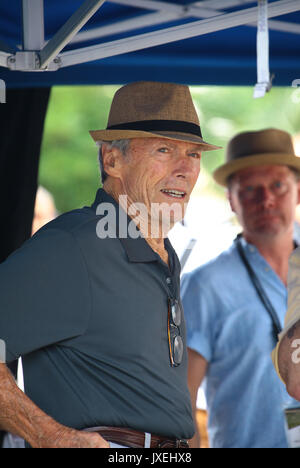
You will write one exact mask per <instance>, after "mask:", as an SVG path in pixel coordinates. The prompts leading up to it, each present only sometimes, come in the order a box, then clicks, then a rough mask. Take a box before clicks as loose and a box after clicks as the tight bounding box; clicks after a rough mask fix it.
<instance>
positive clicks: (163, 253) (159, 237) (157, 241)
mask: <svg viewBox="0 0 300 468" xmlns="http://www.w3.org/2000/svg"><path fill="white" fill-rule="evenodd" d="M103 189H104V190H105V191H106V193H108V194H109V195H110V196H111V197H113V198H114V199H115V200H116V202H117V203H118V204H119V205H120V206H121V207H122V208H123V210H124V211H125V212H126V213H127V214H128V216H129V217H130V218H132V220H133V221H134V222H135V223H136V224H137V226H138V228H139V230H140V231H141V233H142V234H143V237H144V239H145V241H146V242H147V243H148V244H149V245H150V247H151V248H152V250H154V252H156V253H157V254H158V255H159V256H160V258H161V259H162V260H163V261H164V262H165V263H166V264H167V265H168V264H169V255H168V252H167V250H166V249H165V238H166V237H167V234H165V233H164V232H163V229H158V232H155V237H153V238H152V237H150V236H149V233H152V229H151V220H149V219H142V218H138V217H132V216H131V215H130V213H128V208H129V207H130V205H131V201H130V200H129V199H126V203H125V204H124V206H123V203H122V200H123V199H122V197H120V195H123V194H122V193H121V191H120V189H119V187H114V186H113V185H111V184H109V183H106V184H105V185H104V186H103ZM146 226H147V227H148V228H147V229H144V227H145V228H146Z"/></svg>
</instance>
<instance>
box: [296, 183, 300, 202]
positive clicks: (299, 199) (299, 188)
mask: <svg viewBox="0 0 300 468" xmlns="http://www.w3.org/2000/svg"><path fill="white" fill-rule="evenodd" d="M297 186H298V187H297V188H298V203H297V204H298V205H299V203H300V180H298V182H297Z"/></svg>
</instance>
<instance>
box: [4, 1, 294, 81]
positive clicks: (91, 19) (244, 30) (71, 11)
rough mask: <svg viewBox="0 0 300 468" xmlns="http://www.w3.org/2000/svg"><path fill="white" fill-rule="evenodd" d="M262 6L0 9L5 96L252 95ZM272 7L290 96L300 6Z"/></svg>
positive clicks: (70, 4) (277, 64) (273, 40)
mask: <svg viewBox="0 0 300 468" xmlns="http://www.w3.org/2000/svg"><path fill="white" fill-rule="evenodd" d="M259 1H260V3H262V2H263V0H259ZM264 1H265V0H264ZM257 3H258V2H257V1H253V0H252V1H251V0H203V1H197V2H195V1H192V0H164V1H161V0H160V1H158V0H107V1H105V0H86V1H83V0H64V1H63V2H61V1H59V0H22V1H21V0H18V1H14V2H2V4H0V41H1V42H0V51H1V52H0V67H1V66H2V67H3V68H0V78H1V79H3V80H4V81H5V83H6V86H7V87H27V86H29V87H32V86H35V87H36V86H52V85H57V84H69V85H71V84H114V83H115V84H118V83H119V82H120V81H122V82H129V81H136V80H143V79H153V80H158V81H176V82H182V83H187V84H190V85H193V84H195V85H200V84H215V85H252V84H255V82H256V28H257V16H258V14H257ZM268 3H269V6H268V16H269V18H270V21H269V28H270V52H271V54H270V68H271V73H272V74H274V85H278V86H290V85H291V83H292V82H293V80H294V79H296V78H298V77H300V61H299V52H300V50H299V49H300V38H299V34H300V2H299V0H269V2H268ZM23 70H26V72H24V71H23ZM32 70H35V72H32ZM40 70H44V72H42V73H41V72H38V71H40Z"/></svg>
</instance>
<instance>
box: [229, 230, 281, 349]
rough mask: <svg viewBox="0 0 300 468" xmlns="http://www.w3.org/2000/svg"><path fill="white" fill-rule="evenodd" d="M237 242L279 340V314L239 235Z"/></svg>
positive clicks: (242, 258)
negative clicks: (246, 253) (251, 263)
mask: <svg viewBox="0 0 300 468" xmlns="http://www.w3.org/2000/svg"><path fill="white" fill-rule="evenodd" d="M235 243H236V246H237V249H238V252H239V255H240V257H241V260H242V262H243V263H244V265H245V268H246V270H247V271H248V274H249V276H250V279H251V281H252V283H253V285H254V287H255V289H256V292H257V294H258V296H259V298H260V300H261V301H262V303H263V304H264V306H265V308H266V310H267V312H268V313H269V314H270V316H271V319H272V322H273V327H274V334H275V337H276V341H278V335H279V333H281V331H282V327H281V324H280V322H279V319H278V315H277V313H276V311H275V309H274V307H273V306H272V304H271V302H270V300H269V298H268V296H267V295H266V293H265V291H264V289H263V287H262V285H261V283H260V281H259V279H258V277H257V275H256V274H255V272H254V270H253V268H252V266H251V265H250V263H249V261H248V259H247V257H246V255H245V252H244V249H243V247H242V244H241V239H240V236H237V238H236V239H235Z"/></svg>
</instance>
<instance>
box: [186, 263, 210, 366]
mask: <svg viewBox="0 0 300 468" xmlns="http://www.w3.org/2000/svg"><path fill="white" fill-rule="evenodd" d="M200 282H201V281H200V278H199V277H197V272H192V273H188V274H186V275H184V276H183V278H182V282H181V298H182V303H183V309H184V315H185V320H186V328H187V346H188V347H189V348H191V349H193V350H194V351H196V352H197V353H199V354H201V356H203V357H204V358H205V359H206V360H207V361H208V362H209V361H211V360H212V357H213V350H214V336H215V330H214V327H215V320H214V305H213V304H211V303H210V300H209V295H208V294H206V293H205V291H204V290H203V289H202V288H201V286H200V285H199V283H200Z"/></svg>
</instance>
